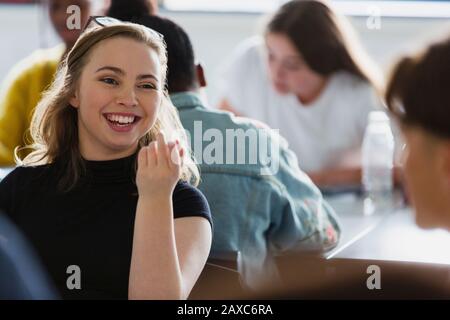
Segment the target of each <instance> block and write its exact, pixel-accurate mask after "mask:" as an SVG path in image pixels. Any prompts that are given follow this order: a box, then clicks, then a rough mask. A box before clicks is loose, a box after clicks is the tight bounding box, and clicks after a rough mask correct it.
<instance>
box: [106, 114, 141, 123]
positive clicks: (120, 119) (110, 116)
mask: <svg viewBox="0 0 450 320" xmlns="http://www.w3.org/2000/svg"><path fill="white" fill-rule="evenodd" d="M107 118H108V120H110V121H114V122H119V123H121V124H127V123H133V122H134V119H135V117H134V116H131V117H125V116H119V115H116V114H108V115H107Z"/></svg>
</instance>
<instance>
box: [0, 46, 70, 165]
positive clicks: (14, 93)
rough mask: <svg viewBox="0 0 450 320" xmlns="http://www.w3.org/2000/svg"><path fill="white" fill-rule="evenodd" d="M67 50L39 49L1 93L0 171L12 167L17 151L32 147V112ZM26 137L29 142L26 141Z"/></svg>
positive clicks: (17, 68)
mask: <svg viewBox="0 0 450 320" xmlns="http://www.w3.org/2000/svg"><path fill="white" fill-rule="evenodd" d="M64 51H65V46H64V45H58V46H56V47H54V48H50V49H40V50H37V51H35V52H34V53H32V54H31V55H30V56H29V57H27V58H25V59H24V60H22V61H21V62H19V63H18V64H17V65H16V66H14V68H13V69H12V70H11V72H10V73H9V74H8V76H7V77H6V79H5V80H4V82H3V85H2V88H1V91H0V167H6V166H13V165H15V162H14V149H15V148H16V147H17V146H24V145H27V144H29V143H30V142H31V141H30V140H31V139H30V138H29V133H28V134H27V135H26V136H25V134H26V133H27V132H28V129H29V127H30V123H31V118H32V115H33V111H34V109H35V107H36V105H37V103H38V102H39V100H40V99H41V94H42V92H43V91H44V90H45V89H47V87H48V86H49V85H50V83H51V82H52V80H53V76H54V74H55V72H56V69H57V67H58V63H59V61H60V60H61V58H62V55H63V54H64ZM25 137H26V139H25Z"/></svg>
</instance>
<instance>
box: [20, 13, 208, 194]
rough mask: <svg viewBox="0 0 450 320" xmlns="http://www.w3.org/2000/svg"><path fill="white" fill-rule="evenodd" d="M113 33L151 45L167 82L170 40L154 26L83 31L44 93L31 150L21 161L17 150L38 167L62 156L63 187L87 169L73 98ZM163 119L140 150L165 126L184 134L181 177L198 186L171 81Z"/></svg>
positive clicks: (33, 123)
mask: <svg viewBox="0 0 450 320" xmlns="http://www.w3.org/2000/svg"><path fill="white" fill-rule="evenodd" d="M113 37H126V38H131V39H133V40H136V41H138V42H141V43H143V44H146V45H147V46H148V47H150V48H151V49H152V50H155V52H156V53H157V55H158V58H159V62H160V64H161V67H162V68H161V69H162V79H161V80H162V83H163V84H166V76H167V53H166V46H165V43H164V40H163V39H162V38H161V37H158V36H157V34H156V33H153V32H151V30H149V29H148V28H146V27H144V26H141V25H138V24H134V23H127V22H123V23H117V24H116V23H115V24H113V25H109V26H104V27H94V28H90V29H88V30H86V31H84V32H83V33H82V35H81V36H80V38H79V39H78V40H77V42H76V43H75V45H74V46H73V48H72V49H71V50H70V52H69V53H68V54H67V56H66V57H65V58H64V59H63V61H62V62H61V64H60V67H59V69H58V71H57V74H56V76H55V79H54V80H53V82H52V84H51V85H50V87H49V89H48V90H47V91H46V92H45V93H44V94H43V97H42V99H41V100H40V102H39V103H38V105H37V107H36V109H35V112H34V114H33V117H32V120H31V127H30V133H31V137H32V139H33V143H32V144H30V145H28V146H26V147H24V148H26V149H31V152H30V153H29V154H28V155H27V156H26V157H25V158H24V159H23V160H21V159H20V157H19V156H18V154H19V151H20V149H16V152H15V157H16V162H17V163H18V164H20V165H25V166H32V165H41V164H48V163H53V162H55V161H58V162H59V163H60V164H61V165H62V171H63V172H62V173H61V180H60V186H59V187H60V188H62V189H64V190H69V189H71V188H72V187H74V186H75V185H76V183H77V182H78V180H79V178H80V177H81V175H82V174H83V172H84V171H85V160H84V159H83V158H82V156H81V153H80V149H79V141H78V120H77V119H78V118H77V117H78V116H77V109H75V108H73V107H72V106H71V105H70V103H69V101H70V97H72V96H73V94H74V92H75V90H76V87H77V85H78V83H79V80H80V77H81V73H82V71H83V68H84V66H85V65H86V64H87V61H88V59H89V55H90V53H91V51H92V50H93V48H94V47H95V45H97V44H99V43H100V42H101V41H103V40H106V39H110V38H113ZM161 90H163V96H162V99H161V106H160V108H159V111H158V115H157V119H156V122H155V124H154V125H153V127H152V128H151V129H150V130H149V131H148V132H147V133H146V134H145V135H144V136H143V137H141V138H140V140H139V144H138V150H139V149H140V148H142V147H143V146H147V145H148V144H149V143H150V142H151V141H154V140H155V139H156V135H157V134H158V133H159V132H160V131H163V132H164V133H166V134H168V135H169V136H170V137H171V138H174V139H178V140H179V142H180V145H181V146H182V147H183V148H184V150H185V151H186V152H185V158H184V161H183V165H182V168H181V175H180V179H181V180H184V181H187V182H189V183H191V184H193V185H198V183H199V180H200V177H199V171H198V168H197V166H196V164H195V163H194V161H193V158H192V152H191V151H190V149H189V147H188V143H187V137H186V133H185V131H184V129H183V126H182V125H181V122H180V119H179V116H178V111H177V110H176V108H175V107H174V106H173V104H172V103H171V101H170V99H169V95H168V92H167V88H166V86H163V89H161Z"/></svg>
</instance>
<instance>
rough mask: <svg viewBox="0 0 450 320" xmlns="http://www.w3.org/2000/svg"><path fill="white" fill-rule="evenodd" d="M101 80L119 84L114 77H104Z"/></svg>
mask: <svg viewBox="0 0 450 320" xmlns="http://www.w3.org/2000/svg"><path fill="white" fill-rule="evenodd" d="M100 81H102V82H104V83H107V84H113V85H117V84H119V83H118V82H117V81H116V80H114V79H113V78H103V79H101V80H100Z"/></svg>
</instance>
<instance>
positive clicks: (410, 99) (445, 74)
mask: <svg viewBox="0 0 450 320" xmlns="http://www.w3.org/2000/svg"><path fill="white" fill-rule="evenodd" d="M449 84H450V36H447V37H446V39H444V40H443V41H441V42H437V43H434V44H432V45H430V46H429V47H428V48H427V49H426V50H424V51H423V52H421V53H419V54H417V55H416V56H411V57H405V58H403V59H402V60H400V61H399V62H398V64H397V65H396V66H395V68H394V70H393V72H392V75H391V77H390V80H389V82H388V85H387V89H386V93H385V97H386V102H387V105H388V107H389V110H390V111H391V113H392V114H393V115H394V117H395V118H396V119H398V121H399V123H400V127H401V131H402V132H403V137H404V140H405V142H406V144H405V146H406V150H405V151H404V152H405V154H404V166H403V168H404V174H405V183H406V187H407V190H408V192H409V195H410V198H411V202H412V205H413V207H414V208H415V212H416V215H415V216H416V222H417V224H418V225H419V226H421V227H424V228H436V227H439V228H445V229H447V230H448V231H450V90H449V88H448V86H449Z"/></svg>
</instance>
